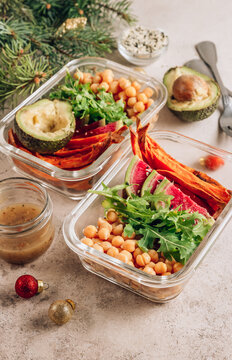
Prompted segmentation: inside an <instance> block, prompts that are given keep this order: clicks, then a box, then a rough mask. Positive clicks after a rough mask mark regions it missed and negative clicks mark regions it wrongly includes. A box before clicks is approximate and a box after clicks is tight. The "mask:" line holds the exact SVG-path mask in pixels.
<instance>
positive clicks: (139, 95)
mask: <svg viewBox="0 0 232 360" xmlns="http://www.w3.org/2000/svg"><path fill="white" fill-rule="evenodd" d="M137 99H138V101H142V103H143V104H146V103H147V102H148V98H147V96H146V95H145V94H144V93H142V92H141V93H139V94H138V95H137Z"/></svg>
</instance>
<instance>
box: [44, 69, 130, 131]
mask: <svg viewBox="0 0 232 360" xmlns="http://www.w3.org/2000/svg"><path fill="white" fill-rule="evenodd" d="M49 96H50V99H52V100H53V99H59V100H65V101H69V102H70V103H71V105H72V110H73V112H74V115H75V117H76V118H79V119H88V120H89V122H90V123H91V122H95V121H98V120H101V119H105V121H106V124H107V123H112V122H115V121H118V120H122V121H123V123H124V124H126V125H127V126H130V125H131V124H132V123H133V121H132V120H130V119H129V118H128V117H127V115H126V113H125V111H124V103H123V100H121V101H118V102H116V101H115V100H114V97H113V94H112V93H110V92H109V93H107V92H106V91H105V89H101V90H100V91H99V92H98V93H97V94H95V93H94V92H93V91H92V90H91V88H90V84H80V83H79V80H74V79H73V77H72V76H71V74H70V73H69V72H67V74H66V77H65V83H64V84H63V85H60V86H59V87H58V89H57V90H55V91H53V92H51V93H50V95H49Z"/></svg>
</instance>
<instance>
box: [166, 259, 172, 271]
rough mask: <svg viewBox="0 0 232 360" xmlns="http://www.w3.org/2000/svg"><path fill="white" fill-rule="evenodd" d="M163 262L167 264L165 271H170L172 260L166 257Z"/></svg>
mask: <svg viewBox="0 0 232 360" xmlns="http://www.w3.org/2000/svg"><path fill="white" fill-rule="evenodd" d="M165 264H166V265H167V271H168V272H170V273H171V272H172V262H171V261H169V260H168V259H166V260H165Z"/></svg>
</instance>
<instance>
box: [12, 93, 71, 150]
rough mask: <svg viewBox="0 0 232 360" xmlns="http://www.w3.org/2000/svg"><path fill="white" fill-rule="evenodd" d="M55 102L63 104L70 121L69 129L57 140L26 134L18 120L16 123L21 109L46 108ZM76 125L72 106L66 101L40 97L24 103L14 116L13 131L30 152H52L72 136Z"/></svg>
mask: <svg viewBox="0 0 232 360" xmlns="http://www.w3.org/2000/svg"><path fill="white" fill-rule="evenodd" d="M53 102H56V103H59V104H65V111H66V112H68V113H69V114H70V123H69V130H68V131H67V132H66V134H64V136H63V137H62V138H59V139H57V140H55V139H48V140H42V139H40V138H39V137H36V133H35V136H32V135H30V134H28V133H27V132H26V131H25V130H22V129H21V127H20V122H21V121H19V123H18V119H20V117H22V113H23V111H25V109H28V108H38V107H42V108H45V109H47V107H49V104H51V103H53ZM75 127H76V121H75V117H74V115H73V113H72V106H71V104H69V103H68V102H64V101H60V100H53V101H51V100H48V99H41V100H38V101H37V102H35V103H34V104H31V105H26V106H25V107H22V108H21V109H20V110H19V111H18V112H17V114H16V116H15V118H14V124H13V128H14V132H15V134H16V135H17V138H18V139H19V141H20V142H21V144H22V145H23V146H25V147H26V148H27V149H28V150H30V151H32V152H38V153H40V154H53V153H54V152H56V151H58V150H60V149H61V148H63V147H64V146H65V145H66V144H67V143H68V142H69V140H70V139H71V138H72V136H73V134H74V132H75Z"/></svg>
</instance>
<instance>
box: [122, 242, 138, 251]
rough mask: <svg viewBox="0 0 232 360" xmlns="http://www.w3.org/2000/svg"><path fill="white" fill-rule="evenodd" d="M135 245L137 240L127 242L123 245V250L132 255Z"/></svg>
mask: <svg viewBox="0 0 232 360" xmlns="http://www.w3.org/2000/svg"><path fill="white" fill-rule="evenodd" d="M135 243H136V240H126V241H124V243H123V244H122V249H123V250H127V251H129V252H130V253H132V252H134V251H135Z"/></svg>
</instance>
